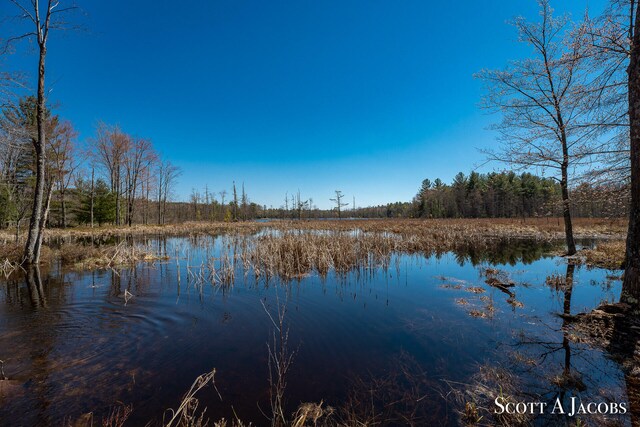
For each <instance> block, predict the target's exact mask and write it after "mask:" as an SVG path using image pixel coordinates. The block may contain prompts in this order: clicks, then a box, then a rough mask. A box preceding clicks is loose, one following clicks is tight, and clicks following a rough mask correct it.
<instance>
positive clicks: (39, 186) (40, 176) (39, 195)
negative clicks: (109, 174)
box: [23, 2, 47, 265]
mask: <svg viewBox="0 0 640 427" xmlns="http://www.w3.org/2000/svg"><path fill="white" fill-rule="evenodd" d="M35 4H36V13H37V12H38V11H37V7H38V6H37V4H38V2H36V3H35ZM38 45H39V48H40V57H39V61H38V99H37V108H36V123H37V127H38V139H37V141H36V140H34V141H33V147H34V149H35V152H36V187H35V194H34V197H33V208H32V210H31V219H30V221H29V234H28V236H27V244H26V246H25V250H24V258H23V262H24V263H25V264H27V265H32V264H35V263H37V262H38V258H39V257H40V247H39V246H38V244H37V241H38V234H39V232H40V221H41V218H42V207H43V206H42V205H43V199H44V181H45V123H44V121H45V99H44V77H45V66H44V63H45V58H46V55H47V48H46V45H45V44H44V42H43V41H40V40H39V41H38Z"/></svg>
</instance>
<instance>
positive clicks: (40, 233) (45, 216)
mask: <svg viewBox="0 0 640 427" xmlns="http://www.w3.org/2000/svg"><path fill="white" fill-rule="evenodd" d="M52 193H53V185H51V184H50V185H49V187H48V188H47V194H46V197H45V200H44V205H43V206H44V209H43V212H42V215H41V216H40V223H39V224H38V237H37V239H36V251H35V253H36V259H35V264H38V263H39V262H40V248H41V247H42V240H43V238H44V229H45V228H46V226H47V220H48V219H49V206H50V205H51V194H52Z"/></svg>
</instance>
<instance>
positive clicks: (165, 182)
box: [157, 160, 181, 224]
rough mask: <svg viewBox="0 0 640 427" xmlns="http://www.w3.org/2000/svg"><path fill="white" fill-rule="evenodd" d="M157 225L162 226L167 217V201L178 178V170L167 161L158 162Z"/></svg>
mask: <svg viewBox="0 0 640 427" xmlns="http://www.w3.org/2000/svg"><path fill="white" fill-rule="evenodd" d="M157 172H158V224H164V223H165V221H166V217H167V200H168V199H169V197H170V195H171V191H172V190H173V186H174V185H175V184H176V181H177V179H178V177H179V176H180V173H181V172H180V168H178V167H177V166H174V165H173V164H171V162H170V161H168V160H159V161H158V171H157Z"/></svg>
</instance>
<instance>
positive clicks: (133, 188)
mask: <svg viewBox="0 0 640 427" xmlns="http://www.w3.org/2000/svg"><path fill="white" fill-rule="evenodd" d="M125 148H127V149H128V150H126V151H125V152H124V153H123V157H124V161H123V163H124V170H125V180H124V182H125V186H124V194H125V196H126V201H127V215H126V218H127V224H128V225H129V227H131V225H132V224H133V213H134V205H135V200H136V194H137V191H138V188H139V185H140V181H141V176H142V175H143V174H144V173H145V171H146V170H148V169H149V168H150V167H151V165H152V164H153V162H154V161H155V159H156V153H155V151H154V150H153V145H152V144H151V141H150V140H148V139H143V138H131V143H130V144H128V146H126V147H125Z"/></svg>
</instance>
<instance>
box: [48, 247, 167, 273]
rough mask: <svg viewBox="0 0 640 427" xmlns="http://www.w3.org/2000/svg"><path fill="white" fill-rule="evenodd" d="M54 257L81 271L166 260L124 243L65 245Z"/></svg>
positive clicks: (146, 250)
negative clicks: (99, 245)
mask: <svg viewBox="0 0 640 427" xmlns="http://www.w3.org/2000/svg"><path fill="white" fill-rule="evenodd" d="M56 255H57V257H58V258H59V259H60V261H61V263H62V265H64V266H71V267H73V268H76V269H83V270H87V269H94V268H114V267H118V266H123V265H132V264H135V263H136V262H138V261H155V260H159V259H166V257H160V256H158V255H156V254H155V253H153V252H152V251H149V250H148V249H147V248H145V247H144V246H140V245H129V244H127V243H126V242H122V243H120V244H118V245H110V246H104V247H95V246H91V245H87V246H84V245H73V244H65V245H62V246H61V247H60V249H58V250H57V251H56Z"/></svg>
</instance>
